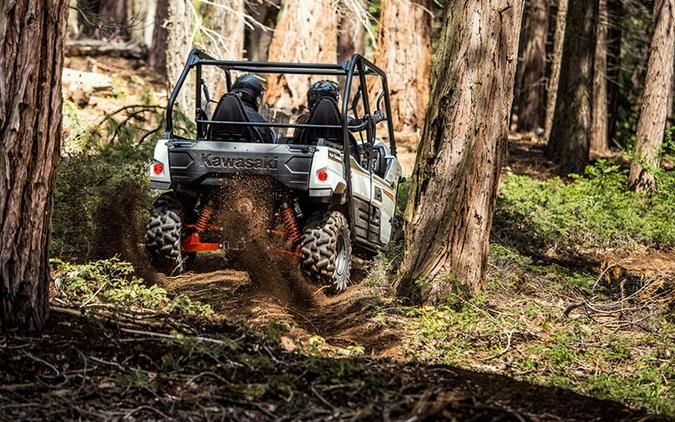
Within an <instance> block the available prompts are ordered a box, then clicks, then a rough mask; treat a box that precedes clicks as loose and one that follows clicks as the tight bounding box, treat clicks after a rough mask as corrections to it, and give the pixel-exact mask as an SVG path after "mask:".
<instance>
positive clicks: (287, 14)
mask: <svg viewBox="0 0 675 422" xmlns="http://www.w3.org/2000/svg"><path fill="white" fill-rule="evenodd" d="M299 34H301V36H299ZM336 57H337V13H336V10H335V9H334V8H333V5H332V1H331V0H314V1H311V2H306V1H304V2H303V1H300V0H284V2H283V8H282V10H281V16H280V18H279V22H278V23H277V26H276V28H275V29H274V37H273V38H272V44H271V45H270V51H269V61H272V62H276V61H279V62H319V63H335V59H336ZM311 81H312V77H310V76H304V75H297V76H288V75H271V76H270V77H269V79H268V88H267V89H268V95H267V103H268V104H269V105H270V106H272V107H276V108H285V109H288V110H292V111H297V110H300V109H302V108H303V107H304V106H305V104H306V102H307V95H306V94H307V89H308V88H309V86H310V84H311Z"/></svg>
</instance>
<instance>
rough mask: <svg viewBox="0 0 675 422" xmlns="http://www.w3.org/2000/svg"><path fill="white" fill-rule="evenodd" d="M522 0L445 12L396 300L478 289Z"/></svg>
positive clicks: (490, 0)
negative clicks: (458, 287)
mask: <svg viewBox="0 0 675 422" xmlns="http://www.w3.org/2000/svg"><path fill="white" fill-rule="evenodd" d="M522 10H523V0H467V1H463V2H458V3H455V4H454V5H453V6H452V7H448V8H447V12H446V16H445V21H444V24H443V27H444V30H443V35H442V36H441V40H440V42H439V45H438V51H437V53H436V57H435V62H434V66H433V74H432V80H433V86H432V90H431V100H430V103H429V108H428V110H427V115H426V123H425V126H424V131H423V136H422V140H421V143H420V146H419V150H418V153H417V162H416V165H415V171H414V174H413V176H412V184H411V188H410V199H409V201H408V206H407V209H406V221H407V222H408V224H407V229H406V251H405V254H404V258H403V262H402V265H401V270H400V279H399V283H398V286H397V290H398V294H399V295H401V296H403V297H406V298H408V299H409V300H410V301H411V302H413V303H418V304H421V303H433V302H437V301H441V300H443V299H444V297H445V296H446V295H447V294H448V293H450V292H451V291H452V289H453V284H455V283H459V284H461V285H463V286H464V287H465V288H467V289H470V290H472V291H477V290H479V289H480V288H481V287H482V281H483V276H484V273H485V267H486V264H487V250H488V240H489V233H490V227H491V225H492V213H493V210H494V205H495V200H496V197H497V185H498V181H499V173H500V171H501V167H502V163H503V160H504V156H505V154H506V147H507V135H508V124H509V113H510V111H511V105H512V102H513V87H514V81H515V70H516V55H517V49H518V38H519V33H520V20H521V16H522Z"/></svg>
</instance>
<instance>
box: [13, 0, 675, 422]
mask: <svg viewBox="0 0 675 422" xmlns="http://www.w3.org/2000/svg"><path fill="white" fill-rule="evenodd" d="M16 3H17V4H18V5H16V4H13V5H4V4H3V6H2V7H0V48H2V49H3V50H2V56H1V57H0V136H2V140H3V141H2V142H3V144H2V149H0V159H1V160H0V163H2V166H3V168H2V173H0V174H2V176H3V179H6V181H3V182H2V183H0V205H2V206H1V207H0V209H2V214H0V215H1V216H2V218H1V219H0V221H1V223H0V235H2V236H3V243H4V244H3V245H2V251H1V252H0V362H4V363H3V364H2V365H3V367H2V368H1V369H0V420H4V419H7V420H9V419H10V418H11V419H20V420H23V419H44V418H46V419H87V420H88V419H92V420H93V419H106V420H107V419H132V420H134V419H139V420H147V419H153V420H154V419H158V420H171V419H177V420H183V419H187V418H195V419H200V420H201V419H208V420H210V419H215V418H221V417H222V418H226V419H237V420H277V419H283V418H284V417H286V418H288V419H292V420H317V419H330V418H333V419H336V420H346V419H367V418H376V419H385V420H390V419H392V420H404V419H405V420H414V418H418V419H424V418H425V417H426V418H429V420H435V419H439V418H448V419H453V418H457V419H460V420H486V419H495V420H560V419H562V420H590V419H606V420H623V419H626V420H628V419H634V420H636V419H639V418H647V419H649V418H653V420H660V418H663V419H664V420H667V418H669V417H671V418H672V417H675V357H674V353H675V317H674V311H675V219H673V215H675V170H674V169H673V168H674V167H675V139H673V131H675V114H674V112H673V107H674V105H675V75H674V71H673V66H674V63H675V1H674V0H592V1H591V0H584V1H581V0H469V1H464V2H458V1H449V0H311V1H300V0H194V1H186V0H166V1H163V0H162V1H159V0H148V1H139V0H70V1H67V0H50V1H48V2H41V1H37V0H24V1H19V2H16ZM42 3H44V4H42ZM36 16H37V17H39V18H40V19H37V22H38V24H35V23H34V21H33V19H34V17H36ZM31 25H40V26H39V28H38V29H35V28H34V27H32V26H31ZM22 31H23V32H22ZM26 34H38V35H39V36H35V37H32V36H30V35H26ZM31 38H35V39H34V40H31ZM31 42H32V43H34V45H33V44H30V45H29V43H31ZM22 43H23V44H22ZM27 43H28V44H27ZM27 45H28V47H25V46H27ZM22 46H24V47H22ZM194 47H196V48H200V49H203V50H204V51H207V52H209V54H211V55H213V56H214V57H219V58H223V59H243V60H255V61H275V62H317V63H335V62H342V61H345V60H348V59H349V58H350V57H351V56H352V54H354V53H357V54H363V55H364V56H365V57H367V58H369V59H370V60H372V61H373V62H374V63H375V64H376V65H378V66H379V67H381V68H382V69H384V70H385V71H386V73H387V75H388V79H389V89H390V95H391V99H392V114H393V117H394V126H395V127H394V129H395V132H396V139H397V143H398V147H399V160H400V161H401V163H402V165H403V167H404V173H405V176H406V181H405V182H404V183H403V184H402V186H401V188H400V191H399V198H398V201H399V203H398V206H399V211H400V214H401V216H402V217H403V218H404V220H405V222H406V228H405V240H404V241H403V242H401V244H398V245H396V246H395V247H393V248H390V250H388V251H387V252H386V253H382V254H380V255H379V256H378V257H377V259H376V260H375V261H373V262H357V266H356V269H355V270H354V271H353V274H352V280H351V281H352V285H351V286H350V287H349V289H348V290H347V292H346V293H345V294H343V295H339V296H332V295H326V294H324V292H322V291H320V290H319V291H317V288H316V286H307V285H303V284H302V283H297V282H295V281H292V280H286V279H284V278H283V276H282V275H280V273H276V272H275V271H274V270H272V271H262V272H260V273H258V272H256V271H251V272H250V274H248V273H246V272H243V271H239V269H237V268H234V265H232V262H231V261H230V260H229V258H228V257H223V256H220V255H217V254H214V255H211V256H206V257H200V258H198V260H197V263H196V265H195V270H194V271H192V272H189V273H187V274H184V275H181V276H179V277H165V276H163V275H160V274H157V273H155V272H154V271H153V270H152V269H150V266H149V265H148V262H147V259H146V257H145V254H144V251H143V244H142V242H143V234H144V232H145V227H144V226H145V223H146V221H147V219H148V213H149V212H148V210H149V209H150V206H151V204H152V201H153V200H154V199H155V197H156V196H157V195H158V193H157V192H154V191H152V190H151V189H150V184H149V180H148V178H147V173H146V168H145V166H146V164H147V163H148V162H149V161H150V160H151V159H152V155H153V149H154V147H155V144H156V142H157V141H158V140H160V139H162V136H163V135H164V123H165V118H166V116H165V113H166V104H167V101H168V96H169V95H170V92H171V90H172V88H173V86H174V84H175V83H176V80H177V79H178V77H179V74H180V72H181V70H182V69H183V66H184V64H185V60H186V57H187V55H188V53H189V52H190V50H191V49H192V48H194ZM31 48H32V50H31ZM38 53H39V54H38ZM59 53H63V55H64V58H63V60H59V59H58V57H59ZM31 60H32V61H31ZM24 63H26V64H25V65H24ZM31 63H32V64H31ZM35 72H38V73H35ZM22 74H23V75H31V76H30V77H26V78H21V77H18V75H22ZM38 75H39V76H38ZM59 75H62V76H61V77H59ZM206 78H207V79H208V81H209V84H211V86H212V87H213V89H212V90H213V92H212V94H213V95H212V96H213V97H214V98H219V97H220V95H222V94H223V93H224V89H225V86H224V81H222V80H220V79H219V77H218V76H215V75H206ZM26 81H28V82H26ZM24 82H25V83H24ZM191 83H194V81H192V82H191ZM266 83H267V93H266V96H265V102H266V104H267V105H269V106H271V107H275V108H284V109H286V110H287V111H288V113H289V114H290V115H297V114H299V113H301V112H303V111H304V107H305V106H304V104H305V102H306V97H305V95H306V94H305V93H306V89H307V87H308V85H309V79H307V78H297V79H294V78H284V77H279V78H270V79H269V80H267V81H266ZM61 86H62V89H60V88H59V89H58V90H57V89H56V88H57V87H61ZM36 87H41V88H40V89H42V91H40V92H42V95H38V94H37V93H38V92H39V91H38V88H36ZM190 92H192V91H191V90H184V91H183V95H182V96H181V97H180V98H179V100H178V104H179V110H178V111H177V112H176V113H175V114H174V119H175V120H176V121H175V123H176V124H177V126H178V127H179V128H180V130H183V131H185V132H191V131H194V130H195V127H194V122H193V116H192V115H191V113H192V110H193V108H194V99H193V98H191V97H190V95H189V93H190ZM61 97H62V98H63V103H62V105H61V102H60V101H61V100H60V98H61ZM22 98H24V100H22ZM26 98H29V99H28V100H26ZM22 104H30V105H31V107H25V106H22ZM22 107H23V108H22ZM24 109H27V110H28V111H25V112H23V110H24ZM20 110H21V111H22V112H23V113H26V114H23V115H22V116H23V117H22V118H21V119H19V118H17V117H16V116H17V115H19V114H20V113H19V111H20ZM35 110H42V113H43V115H40V114H38V113H37V112H36V111H35ZM12 117H14V120H13V119H12ZM61 121H62V125H59V122H61ZM26 122H28V123H26ZM27 128H28V129H27ZM61 133H62V136H61ZM19 139H24V140H25V139H29V140H32V141H31V142H32V143H31V142H23V143H22V142H19V141H18V140H19ZM45 139H48V141H45ZM59 139H60V140H61V142H60V147H59ZM21 145H23V146H21ZM17 157H18V158H21V159H23V160H26V162H29V163H31V164H21V160H15V158H17ZM26 169H27V170H26ZM40 169H43V170H40ZM11 175H15V176H11ZM10 176H11V177H10ZM49 186H53V199H52V200H51V201H50V200H49V199H47V198H49V197H50V196H49V193H50V192H51V188H48V187H49ZM17 198H19V199H17ZM21 198H23V199H21ZM52 209H53V211H50V210H52ZM48 228H50V229H49V230H48ZM48 243H49V245H50V246H49V247H48V249H45V248H44V247H43V246H39V245H47V244H48ZM47 259H49V261H47ZM258 265H260V266H262V264H258ZM270 272H271V273H272V274H269V273H270ZM47 317H49V318H47ZM3 330H4V331H3ZM35 330H39V331H37V332H36V331H35ZM658 415H662V416H658ZM411 418H412V419H411Z"/></svg>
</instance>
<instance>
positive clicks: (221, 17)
mask: <svg viewBox="0 0 675 422" xmlns="http://www.w3.org/2000/svg"><path fill="white" fill-rule="evenodd" d="M199 12H200V13H199V14H200V16H201V20H202V25H203V26H204V27H205V28H206V29H205V30H204V31H203V32H204V33H203V34H201V37H200V42H199V47H200V48H202V49H204V50H206V51H207V52H209V53H210V54H211V55H212V56H214V57H218V58H221V59H224V60H237V59H241V58H242V57H243V56H244V19H243V17H242V16H243V15H244V13H245V9H244V0H210V2H209V3H202V4H201V7H200V10H199Z"/></svg>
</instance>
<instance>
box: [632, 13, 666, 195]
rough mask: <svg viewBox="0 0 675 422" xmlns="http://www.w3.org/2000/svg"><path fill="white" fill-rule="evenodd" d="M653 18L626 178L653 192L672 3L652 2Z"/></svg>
mask: <svg viewBox="0 0 675 422" xmlns="http://www.w3.org/2000/svg"><path fill="white" fill-rule="evenodd" d="M654 16H655V22H656V25H655V29H654V35H653V37H652V43H651V53H650V55H649V64H648V65H647V78H646V80H645V90H644V94H643V96H642V108H641V110H640V119H639V120H638V128H637V135H636V140H635V151H634V157H633V162H632V164H631V167H630V175H629V177H628V184H629V186H630V187H631V188H632V189H635V190H639V191H653V190H655V189H656V180H655V178H654V173H653V172H654V169H656V168H658V167H659V165H660V160H661V145H662V144H663V137H664V129H665V126H666V120H667V118H668V101H669V100H670V87H671V83H672V80H673V60H675V0H657V1H656V2H655V3H654Z"/></svg>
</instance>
